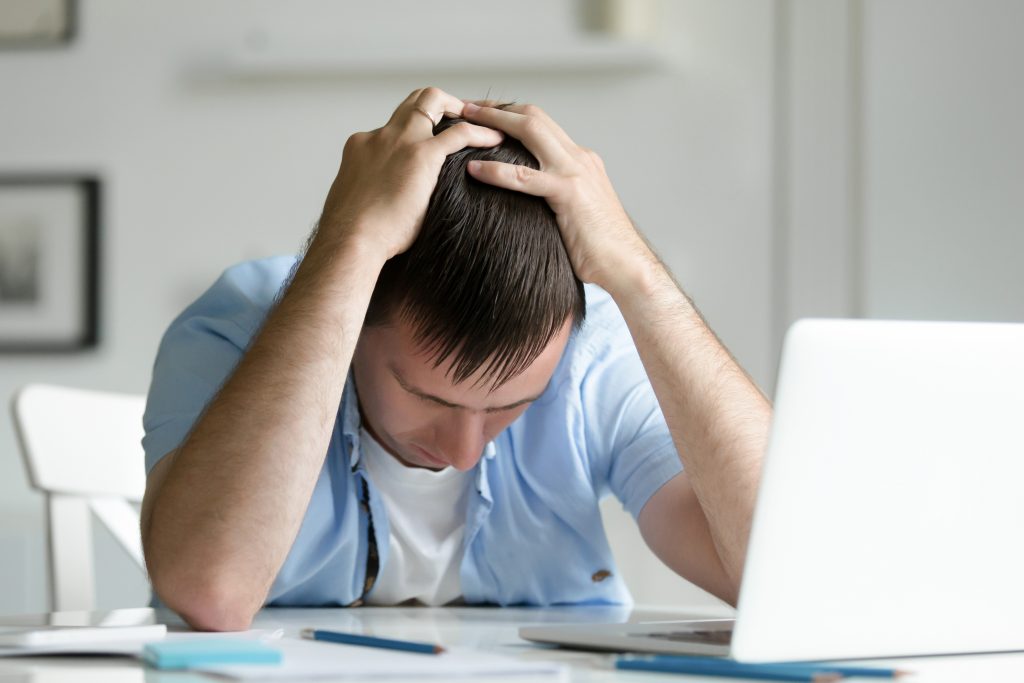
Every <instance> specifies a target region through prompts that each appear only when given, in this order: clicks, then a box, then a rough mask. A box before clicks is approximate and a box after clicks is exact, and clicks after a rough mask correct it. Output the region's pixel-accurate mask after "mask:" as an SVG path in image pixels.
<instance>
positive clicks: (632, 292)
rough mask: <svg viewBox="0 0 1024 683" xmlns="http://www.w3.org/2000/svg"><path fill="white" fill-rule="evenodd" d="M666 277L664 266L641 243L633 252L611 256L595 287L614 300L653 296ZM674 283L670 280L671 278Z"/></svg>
mask: <svg viewBox="0 0 1024 683" xmlns="http://www.w3.org/2000/svg"><path fill="white" fill-rule="evenodd" d="M665 276H667V272H666V271H665V266H664V265H663V264H662V263H661V261H660V260H659V259H658V257H657V256H656V255H655V254H654V252H653V251H652V250H651V248H650V247H649V246H648V245H647V243H646V242H644V241H643V240H642V239H638V243H637V244H636V245H635V246H633V248H626V249H622V250H619V251H617V252H616V253H615V254H614V255H610V258H609V259H608V261H607V267H606V268H604V269H603V271H602V275H601V276H600V278H599V279H597V280H595V284H597V285H598V286H599V287H601V288H602V289H604V290H605V291H606V292H608V293H609V294H611V295H612V298H613V299H616V300H617V299H619V298H623V299H625V298H634V297H644V296H650V295H652V294H653V293H654V291H655V290H656V289H657V287H658V284H659V280H662V279H663V278H664V277H665ZM669 279H671V278H669Z"/></svg>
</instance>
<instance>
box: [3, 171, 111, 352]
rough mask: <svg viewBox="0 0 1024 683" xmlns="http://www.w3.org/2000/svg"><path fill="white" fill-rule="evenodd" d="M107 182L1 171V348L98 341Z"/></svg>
mask: <svg viewBox="0 0 1024 683" xmlns="http://www.w3.org/2000/svg"><path fill="white" fill-rule="evenodd" d="M99 222H100V181H99V180H98V179H97V178H93V177H80V176H52V177H42V176H31V177H29V176H4V175H0V352H29V353H32V352H62V351H75V350H81V349H87V348H90V347H94V346H96V344H97V341H98V338H99V335H98V323H99Z"/></svg>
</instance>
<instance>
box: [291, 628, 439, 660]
mask: <svg viewBox="0 0 1024 683" xmlns="http://www.w3.org/2000/svg"><path fill="white" fill-rule="evenodd" d="M301 635H302V637H303V638H308V639H309V640H323V641H327V642H329V643H341V644H342V645H359V646H361V647H379V648H384V649H385V650H401V651H402V652H419V653H421V654H425V655H437V654H441V653H442V652H444V648H443V647H441V646H440V645H434V644H433V643H414V642H411V641H408V640H392V639H391V638H374V637H373V636H359V635H356V634H354V633H340V632H338V631H324V630H322V629H316V628H307V629H303V630H302V634H301Z"/></svg>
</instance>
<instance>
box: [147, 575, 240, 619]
mask: <svg viewBox="0 0 1024 683" xmlns="http://www.w3.org/2000/svg"><path fill="white" fill-rule="evenodd" d="M153 590H154V591H156V594H157V596H158V597H159V598H160V601H161V602H163V604H164V605H166V606H167V607H168V608H170V609H171V610H173V611H174V612H175V613H177V614H178V615H179V616H181V618H182V619H184V620H185V622H186V623H188V625H189V626H191V627H192V628H194V629H195V630H197V631H245V630H247V629H248V628H249V626H250V625H251V624H252V620H253V617H254V616H255V615H256V612H257V611H258V610H259V608H260V601H256V600H254V599H253V597H252V594H251V593H246V592H245V591H240V590H239V582H238V581H231V582H230V583H229V582H227V581H223V580H217V579H211V578H193V579H191V580H187V581H175V580H171V579H168V578H164V579H163V580H160V581H157V580H156V579H155V578H154V579H153Z"/></svg>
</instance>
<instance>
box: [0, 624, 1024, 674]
mask: <svg viewBox="0 0 1024 683" xmlns="http://www.w3.org/2000/svg"><path fill="white" fill-rule="evenodd" d="M106 615H107V616H109V617H110V618H111V619H114V620H118V619H120V620H122V621H127V622H129V623H143V622H144V621H149V622H162V623H166V624H168V626H169V627H170V628H172V629H175V628H183V627H184V625H183V623H182V622H181V620H180V619H178V618H177V617H176V616H175V615H174V614H172V613H170V612H166V611H163V610H144V609H136V610H114V611H111V612H108V613H106ZM722 616H726V614H724V613H722V612H718V613H714V612H709V611H708V610H706V609H702V610H701V611H699V612H698V611H693V612H687V611H685V610H681V609H658V608H647V607H644V608H637V609H635V610H630V609H628V608H621V607H558V608H543V609H541V608H479V607H450V608H382V607H363V608H358V609H280V608H271V609H265V610H263V611H261V612H260V613H259V614H258V615H257V617H256V619H255V621H254V623H253V628H261V629H284V630H285V633H286V634H287V635H295V634H297V633H298V631H299V630H301V629H303V628H309V627H319V628H332V629H337V630H343V631H352V632H361V633H366V634H370V635H377V636H385V637H393V638H402V639H407V640H421V641H429V642H437V643H440V644H442V645H447V646H471V647H474V648H477V649H480V650H484V651H488V652H497V653H501V654H504V655H511V656H514V657H520V658H535V659H536V658H540V659H546V660H556V661H562V662H565V663H567V664H569V666H570V672H569V678H570V680H572V681H574V682H579V683H593V682H616V683H627V682H628V683H667V682H669V681H680V682H681V681H684V680H685V681H708V682H711V681H714V682H715V683H721V682H722V681H724V680H729V679H721V678H717V679H713V678H700V677H684V676H675V675H669V674H648V673H640V672H618V671H614V670H612V669H611V668H610V666H609V657H608V656H607V655H601V654H596V653H586V652H573V651H569V650H559V649H546V648H541V647H538V646H535V645H533V644H531V643H528V642H526V641H523V640H522V639H520V638H519V636H518V629H519V627H520V626H523V625H526V624H538V623H558V622H564V623H574V622H616V621H620V622H621V621H661V620H667V619H692V618H707V617H722ZM82 617H83V613H75V612H55V613H52V614H50V615H26V616H22V617H0V624H2V625H10V624H30V623H57V624H74V623H80V622H79V620H80V619H82ZM874 663H882V660H879V661H878V662H874ZM885 663H886V664H889V665H891V666H898V667H899V668H904V669H909V670H912V671H915V672H917V675H916V676H914V677H912V678H910V679H906V678H905V679H901V681H904V682H905V681H911V680H912V681H960V682H963V683H979V682H981V681H1000V682H1002V681H1024V653H1019V654H1001V655H973V656H957V657H931V658H921V659H904V660H889V661H888V662H885ZM211 680H222V679H212V678H207V677H204V676H198V675H195V674H189V673H180V672H160V671H155V670H151V669H146V668H144V667H143V666H142V665H141V664H140V663H139V662H137V661H135V660H132V659H126V658H125V659H121V658H85V657H68V658H62V657H33V658H22V659H0V683H15V682H16V683H100V682H101V681H102V682H103V683H136V682H138V683H203V682H208V681H211ZM347 680H350V679H347ZM392 680H393V679H392ZM486 680H488V681H498V680H500V681H503V682H507V681H511V680H518V681H523V682H524V683H527V682H528V683H546V682H547V681H550V680H552V678H551V677H542V676H530V677H520V678H519V679H511V678H507V677H505V678H500V679H496V678H487V679H486ZM851 680H864V681H867V680H869V679H851Z"/></svg>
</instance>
